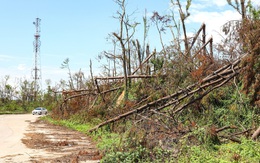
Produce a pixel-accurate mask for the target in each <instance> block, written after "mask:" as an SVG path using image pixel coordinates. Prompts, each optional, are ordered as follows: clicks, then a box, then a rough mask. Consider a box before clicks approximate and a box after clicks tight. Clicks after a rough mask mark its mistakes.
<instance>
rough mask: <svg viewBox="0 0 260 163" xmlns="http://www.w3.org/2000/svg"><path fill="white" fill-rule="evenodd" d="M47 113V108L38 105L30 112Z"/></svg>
mask: <svg viewBox="0 0 260 163" xmlns="http://www.w3.org/2000/svg"><path fill="white" fill-rule="evenodd" d="M47 113H48V111H47V109H45V108H43V107H38V108H35V109H34V110H33V111H32V114H33V115H34V114H38V115H46V114H47Z"/></svg>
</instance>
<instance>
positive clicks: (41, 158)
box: [0, 119, 101, 163]
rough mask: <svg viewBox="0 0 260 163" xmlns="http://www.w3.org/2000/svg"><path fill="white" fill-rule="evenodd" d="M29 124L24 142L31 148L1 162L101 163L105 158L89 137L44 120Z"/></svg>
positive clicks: (10, 155)
mask: <svg viewBox="0 0 260 163" xmlns="http://www.w3.org/2000/svg"><path fill="white" fill-rule="evenodd" d="M28 123H29V126H28V127H27V130H26V132H25V133H24V137H23V138H22V139H21V142H22V143H23V144H24V145H25V148H27V149H26V150H20V151H21V152H18V153H17V152H16V153H13V154H12V153H10V154H9V155H4V156H2V157H0V162H1V161H4V162H19V161H20V162H32V163H41V162H44V163H45V162H47V163H57V162H60V163H84V162H85V163H97V162H99V160H100V159H101V155H100V153H99V151H98V150H97V149H96V148H95V144H94V143H92V141H91V140H90V138H89V137H87V135H86V134H83V133H80V132H77V131H74V130H71V129H68V128H65V127H62V126H57V125H53V124H50V123H47V122H45V121H43V120H40V119H37V120H36V121H30V122H28ZM19 148H22V146H21V147H19ZM0 153H1V151H0ZM24 153H26V154H24ZM0 156H1V155H0ZM20 158H21V159H20Z"/></svg>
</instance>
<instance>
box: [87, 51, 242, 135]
mask: <svg viewBox="0 0 260 163" xmlns="http://www.w3.org/2000/svg"><path fill="white" fill-rule="evenodd" d="M244 56H246V55H244ZM244 56H242V57H241V58H239V59H237V60H236V61H234V62H233V63H230V64H228V65H225V66H223V67H221V68H219V69H218V70H216V71H214V72H213V73H212V74H210V75H208V76H207V77H205V78H204V79H202V80H201V81H200V82H197V83H195V84H192V85H190V86H188V87H186V88H185V89H181V90H179V91H177V92H176V93H174V94H171V95H168V96H165V97H162V98H160V99H157V100H155V101H152V102H149V103H147V104H145V105H142V106H139V107H138V108H135V109H133V110H131V111H128V112H126V113H123V114H120V115H118V116H116V117H114V118H111V119H109V120H107V121H104V122H102V123H100V124H98V125H97V126H95V127H93V128H92V129H90V130H88V131H89V132H93V131H95V130H97V129H98V128H100V127H102V126H105V125H107V124H109V123H113V122H116V121H118V120H120V119H122V118H126V117H128V116H130V115H133V114H136V113H139V114H140V113H142V112H145V111H146V110H152V109H153V110H155V111H160V110H163V109H164V108H166V107H169V106H173V107H172V110H173V113H172V114H176V113H177V112H179V111H181V110H183V109H184V108H186V107H187V106H189V105H191V104H192V103H194V102H195V101H197V100H199V99H202V98H203V97H204V96H205V95H207V94H208V93H210V92H211V91H213V90H214V89H216V88H219V87H221V86H223V85H224V84H226V83H227V82H228V81H230V80H231V79H232V78H234V77H235V76H236V75H237V74H239V72H240V70H241V67H239V63H240V62H241V60H242V58H243V57H244ZM195 94H199V96H198V97H196V98H194V95H195ZM191 97H193V98H191ZM187 98H190V99H189V100H188V102H186V103H184V104H183V105H182V106H179V105H180V104H182V102H183V101H184V100H185V99H187ZM178 106H179V107H178ZM154 108H155V109H154ZM176 108H177V109H176Z"/></svg>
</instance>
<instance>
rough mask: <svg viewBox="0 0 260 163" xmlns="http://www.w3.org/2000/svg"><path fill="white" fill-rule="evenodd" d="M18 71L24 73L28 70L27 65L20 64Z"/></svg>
mask: <svg viewBox="0 0 260 163" xmlns="http://www.w3.org/2000/svg"><path fill="white" fill-rule="evenodd" d="M17 69H18V70H21V71H23V70H25V69H26V65H25V64H19V65H18V66H17Z"/></svg>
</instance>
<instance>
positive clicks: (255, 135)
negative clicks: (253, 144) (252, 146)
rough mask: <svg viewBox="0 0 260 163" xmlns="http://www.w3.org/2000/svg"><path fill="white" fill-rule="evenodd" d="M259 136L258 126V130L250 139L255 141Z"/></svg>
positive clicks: (259, 129)
mask: <svg viewBox="0 0 260 163" xmlns="http://www.w3.org/2000/svg"><path fill="white" fill-rule="evenodd" d="M259 136H260V126H259V127H258V129H257V130H256V131H255V132H254V134H253V135H252V139H253V140H256V139H257V137H259Z"/></svg>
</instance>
